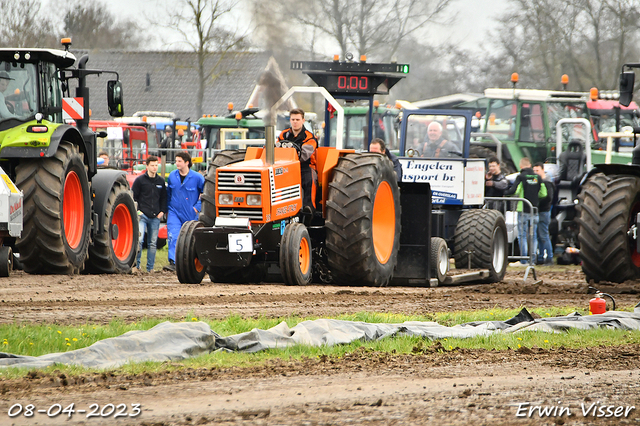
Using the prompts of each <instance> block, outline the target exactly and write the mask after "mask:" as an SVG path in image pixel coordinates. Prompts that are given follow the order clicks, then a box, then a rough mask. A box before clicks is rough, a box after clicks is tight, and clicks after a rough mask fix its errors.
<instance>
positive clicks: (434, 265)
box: [429, 237, 449, 284]
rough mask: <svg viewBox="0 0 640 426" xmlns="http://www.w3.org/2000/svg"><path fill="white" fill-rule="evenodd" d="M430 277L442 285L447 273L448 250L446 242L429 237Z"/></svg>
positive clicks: (438, 238)
mask: <svg viewBox="0 0 640 426" xmlns="http://www.w3.org/2000/svg"><path fill="white" fill-rule="evenodd" d="M429 261H430V263H431V265H430V266H431V271H432V275H433V276H434V277H435V278H437V279H438V283H439V284H442V283H444V281H445V279H446V278H447V272H449V248H448V247H447V242H446V241H445V240H444V239H442V238H440V237H431V252H430V254H429Z"/></svg>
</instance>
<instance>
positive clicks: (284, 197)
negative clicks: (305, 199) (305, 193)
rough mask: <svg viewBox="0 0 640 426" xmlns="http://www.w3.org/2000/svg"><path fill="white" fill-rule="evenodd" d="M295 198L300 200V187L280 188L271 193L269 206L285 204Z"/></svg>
mask: <svg viewBox="0 0 640 426" xmlns="http://www.w3.org/2000/svg"><path fill="white" fill-rule="evenodd" d="M296 198H300V185H293V186H288V187H286V188H280V189H277V190H275V191H273V192H272V193H271V205H276V204H280V203H285V202H287V201H289V200H293V199H296Z"/></svg>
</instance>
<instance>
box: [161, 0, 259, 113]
mask: <svg viewBox="0 0 640 426" xmlns="http://www.w3.org/2000/svg"><path fill="white" fill-rule="evenodd" d="M238 3H239V0H180V1H179V2H177V3H176V5H175V6H176V7H175V9H174V10H173V12H172V13H171V14H170V15H169V20H168V22H165V23H164V26H165V27H166V28H169V29H171V30H173V31H176V32H177V33H179V34H180V35H181V37H182V41H181V43H182V44H185V45H187V46H188V47H189V48H190V49H191V50H193V51H194V52H195V53H196V63H195V68H196V71H197V73H198V92H197V94H196V112H197V114H198V116H200V115H202V101H203V98H204V91H205V87H206V85H207V83H209V82H211V81H213V80H215V79H216V78H218V77H219V76H220V75H221V73H220V72H219V71H218V67H219V65H220V63H221V62H222V60H223V59H224V57H225V55H226V54H227V53H228V52H229V51H231V50H232V49H234V48H236V49H241V48H246V47H247V46H246V45H245V44H244V40H245V38H246V37H245V35H238V34H237V29H231V30H229V29H228V28H227V27H228V25H223V24H222V23H221V18H222V17H223V16H224V15H227V14H229V13H230V12H231V11H232V10H233V9H234V8H235V7H236V6H237V5H238Z"/></svg>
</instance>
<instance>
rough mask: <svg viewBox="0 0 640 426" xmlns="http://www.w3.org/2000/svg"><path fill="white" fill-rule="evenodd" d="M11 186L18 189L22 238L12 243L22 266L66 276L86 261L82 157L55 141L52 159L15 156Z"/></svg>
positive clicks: (87, 214)
mask: <svg viewBox="0 0 640 426" xmlns="http://www.w3.org/2000/svg"><path fill="white" fill-rule="evenodd" d="M16 185H17V186H18V188H20V189H21V190H22V191H23V192H24V201H23V212H24V213H23V214H24V217H23V230H22V237H21V238H19V239H18V240H17V242H16V246H17V248H18V251H19V252H20V261H21V262H22V264H23V265H24V270H25V271H26V272H28V273H31V274H71V273H75V272H78V271H79V270H80V269H81V268H82V267H83V266H84V262H85V260H86V259H87V253H88V249H89V239H90V234H91V191H90V188H89V179H88V177H87V170H86V167H85V163H84V156H83V154H82V153H81V152H80V151H79V150H78V147H77V146H76V145H73V144H71V143H70V142H67V141H64V140H63V141H62V142H60V145H59V146H58V150H57V151H56V153H55V154H54V155H53V156H52V157H48V158H36V159H25V160H21V161H20V163H19V164H18V166H17V167H16Z"/></svg>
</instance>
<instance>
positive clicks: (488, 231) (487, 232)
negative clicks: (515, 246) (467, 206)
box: [453, 209, 509, 283]
mask: <svg viewBox="0 0 640 426" xmlns="http://www.w3.org/2000/svg"><path fill="white" fill-rule="evenodd" d="M453 245H454V247H453V250H454V251H453V258H454V260H455V263H456V269H466V268H468V267H469V256H471V268H472V269H489V278H488V279H486V280H485V281H486V282H491V283H493V282H498V281H502V279H503V278H504V274H505V273H506V272H507V265H508V262H509V256H508V253H507V225H506V224H505V222H504V216H502V214H501V213H500V212H499V211H497V210H490V209H474V210H466V211H465V212H463V213H462V215H460V218H459V219H458V224H457V225H456V231H455V233H454V236H453ZM469 252H471V254H469Z"/></svg>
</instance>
